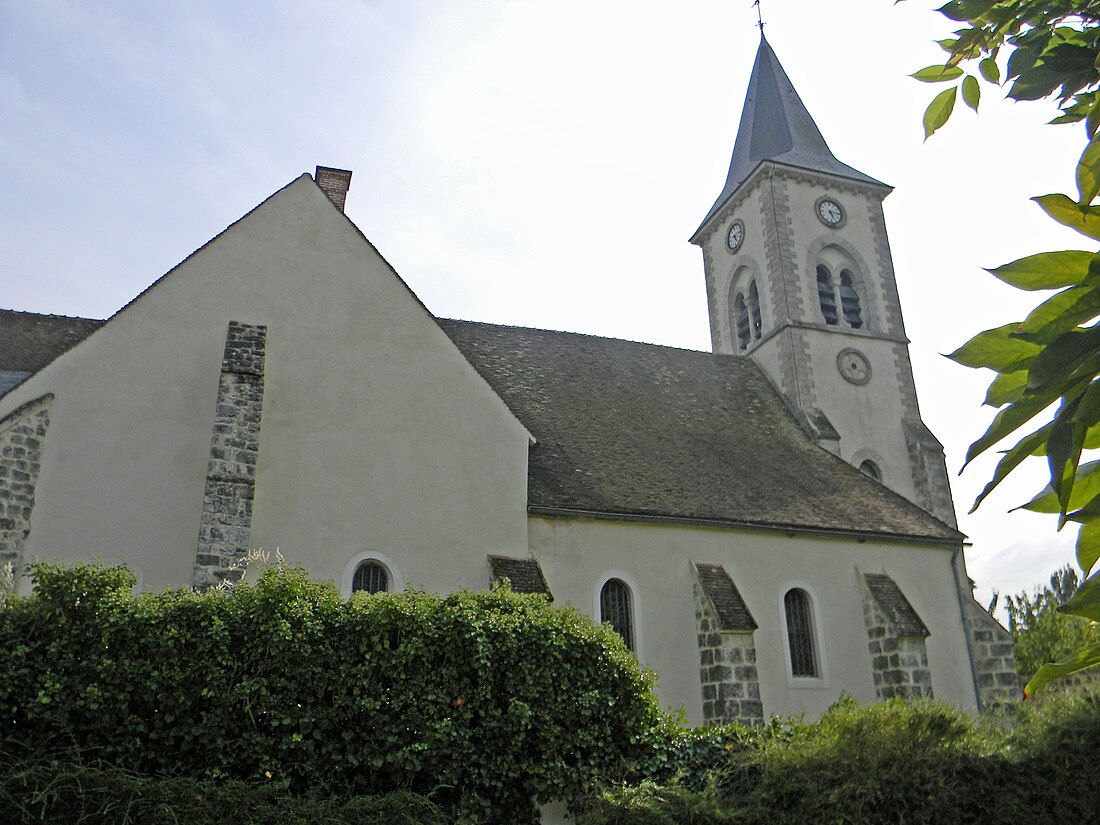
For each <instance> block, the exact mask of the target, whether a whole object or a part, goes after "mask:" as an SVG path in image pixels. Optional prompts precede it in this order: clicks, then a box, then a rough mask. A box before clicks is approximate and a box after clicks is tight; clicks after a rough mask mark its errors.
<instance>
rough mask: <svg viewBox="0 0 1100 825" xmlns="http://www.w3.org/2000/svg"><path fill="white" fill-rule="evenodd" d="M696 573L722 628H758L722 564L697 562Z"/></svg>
mask: <svg viewBox="0 0 1100 825" xmlns="http://www.w3.org/2000/svg"><path fill="white" fill-rule="evenodd" d="M695 574H696V575H697V576H698V577H699V584H700V585H702V588H703V592H704V593H705V594H706V596H707V598H708V599H710V603H711V604H712V605H714V612H715V613H717V614H718V624H719V628H720V629H721V630H756V628H757V626H758V625H757V624H756V620H755V619H754V618H753V617H752V613H750V612H749V608H748V605H746V604H745V600H744V599H742V598H741V593H740V591H739V590H738V589H737V585H735V584H734V583H733V579H731V578H730V575H729V573H727V572H726V568H724V567H723V566H722V565H720V564H696V565H695Z"/></svg>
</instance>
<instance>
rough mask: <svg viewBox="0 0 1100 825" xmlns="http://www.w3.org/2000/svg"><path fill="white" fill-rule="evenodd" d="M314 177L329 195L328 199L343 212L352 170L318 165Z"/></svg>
mask: <svg viewBox="0 0 1100 825" xmlns="http://www.w3.org/2000/svg"><path fill="white" fill-rule="evenodd" d="M313 179H314V180H315V181H317V185H318V186H320V187H321V189H322V191H323V192H324V193H325V194H326V195H328V199H329V200H330V201H332V202H333V203H334V204H336V208H337V209H339V210H340V211H341V212H343V211H344V201H345V200H347V197H348V190H349V189H350V188H351V170H350V169H333V168H331V167H329V166H318V167H317V172H316V173H315V174H314V176H313Z"/></svg>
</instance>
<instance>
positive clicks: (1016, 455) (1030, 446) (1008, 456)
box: [970, 424, 1051, 513]
mask: <svg viewBox="0 0 1100 825" xmlns="http://www.w3.org/2000/svg"><path fill="white" fill-rule="evenodd" d="M1050 426H1051V425H1050V424H1047V425H1046V426H1044V427H1040V428H1039V429H1038V430H1036V431H1035V432H1033V433H1031V434H1030V435H1026V436H1024V437H1023V438H1021V439H1020V440H1019V441H1018V442H1016V445H1015V446H1014V447H1012V449H1010V450H1008V451H1007V452H1006V453H1005V455H1004V458H1002V459H1001V460H1000V461H998V462H997V469H996V470H994V471H993V478H992V479H991V480H990V481H989V483H988V484H986V485H985V489H984V490H982V492H981V494H980V495H979V496H978V497H977V498H976V499H974V504H973V505H972V506H971V508H970V512H971V513H973V512H974V511H975V510H977V509H978V505H979V504H981V503H982V502H983V501H984V500H985V498H986V496H988V495H989V494H990V493H992V492H993V490H994V489H996V487H997V485H998V484H1000V483H1001V482H1002V481H1004V479H1005V477H1006V476H1007V475H1008V474H1009V473H1010V472H1012V471H1013V470H1014V469H1016V467H1017V466H1018V465H1019V464H1020V462H1022V461H1023V460H1024V459H1025V458H1027V457H1028V456H1031V455H1035V454H1036V453H1037V452H1038V451H1039V449H1040V448H1041V447H1042V446H1043V445H1045V444H1046V440H1047V434H1048V433H1049V432H1050Z"/></svg>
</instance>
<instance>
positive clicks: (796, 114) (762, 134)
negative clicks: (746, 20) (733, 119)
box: [697, 36, 885, 234]
mask: <svg viewBox="0 0 1100 825" xmlns="http://www.w3.org/2000/svg"><path fill="white" fill-rule="evenodd" d="M765 160H772V161H775V162H776V163H782V164H785V165H787V166H796V167H798V168H800V169H810V170H813V171H817V172H825V173H827V174H830V175H837V176H839V177H842V178H848V179H849V180H856V181H860V182H863V183H872V184H875V185H877V186H885V184H884V183H882V182H881V181H877V180H875V179H874V178H872V177H870V176H869V175H865V174H863V173H862V172H860V171H858V170H856V169H853V168H852V167H851V166H849V165H848V164H846V163H841V162H840V161H839V160H837V159H836V157H835V156H834V155H833V153H832V151H831V150H830V149H829V147H828V145H827V144H826V143H825V138H824V137H822V135H821V130H820V129H818V128H817V124H816V123H814V119H813V118H812V117H811V116H810V113H809V111H808V110H807V109H806V106H805V104H804V103H803V102H802V99H801V98H800V97H799V96H798V92H796V91H795V88H794V85H793V84H792V83H791V81H790V78H788V77H787V73H786V72H785V71H783V67H782V66H781V65H780V63H779V58H777V57H776V56H775V52H774V51H772V47H771V46H770V45H768V41H767V40H765V39H764V38H763V36H761V38H760V47H759V48H758V49H757V51H756V62H755V63H754V64H753V67H752V76H751V77H750V78H749V88H748V91H747V92H746V93H745V105H744V107H743V108H742V109H741V123H740V125H739V126H738V128H737V140H736V142H735V143H734V146H733V157H732V158H731V159H730V168H729V174H728V175H727V176H726V184H725V186H723V187H722V194H721V195H719V196H718V200H716V201H715V202H714V205H713V206H712V207H711V208H710V211H709V212H707V216H706V217H705V218H704V219H703V223H704V224H705V223H706V222H707V221H708V220H710V218H711V216H712V215H713V214H714V213H715V212H717V211H718V210H719V209H720V208H721V207H722V204H724V203H725V202H726V201H727V200H728V199H729V197H730V196H731V195H732V194H733V193H734V192H735V191H736V190H737V188H738V187H739V186H740V185H741V184H742V183H744V181H745V179H746V178H747V177H748V176H749V174H750V173H751V172H752V171H753V170H754V169H755V168H756V167H757V166H758V165H759V164H760V163H761V162H762V161H765ZM700 228H702V227H701V226H700ZM697 234H698V233H697Z"/></svg>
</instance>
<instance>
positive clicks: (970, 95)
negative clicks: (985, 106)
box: [962, 74, 982, 112]
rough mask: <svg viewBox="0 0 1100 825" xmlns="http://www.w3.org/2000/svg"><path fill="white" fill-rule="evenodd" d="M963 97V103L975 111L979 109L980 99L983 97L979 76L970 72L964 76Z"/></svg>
mask: <svg viewBox="0 0 1100 825" xmlns="http://www.w3.org/2000/svg"><path fill="white" fill-rule="evenodd" d="M962 98H963V103H965V104H966V105H967V106H969V107H970V108H971V109H973V110H974V111H975V112H976V111H978V101H980V100H981V98H982V90H981V87H980V86H978V78H976V77H974V76H973V75H969V74H968V75H967V76H966V77H964V78H963V82H962Z"/></svg>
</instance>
